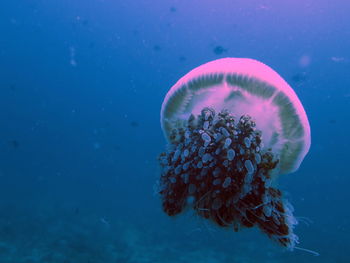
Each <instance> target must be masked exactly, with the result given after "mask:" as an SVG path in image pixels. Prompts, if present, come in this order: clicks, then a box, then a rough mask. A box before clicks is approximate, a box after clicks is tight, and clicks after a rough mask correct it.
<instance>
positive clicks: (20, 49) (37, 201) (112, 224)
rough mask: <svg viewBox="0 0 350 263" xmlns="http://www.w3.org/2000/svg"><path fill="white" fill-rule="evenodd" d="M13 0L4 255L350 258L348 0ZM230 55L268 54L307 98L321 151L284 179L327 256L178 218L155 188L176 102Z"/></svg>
mask: <svg viewBox="0 0 350 263" xmlns="http://www.w3.org/2000/svg"><path fill="white" fill-rule="evenodd" d="M0 6H1V7H0V88H1V89H0V263H39V262H40V263H44V262H45V263H48V262H57V263H80V262H82V263H95V262H96V263H99V262H104V263H109V262H132V263H134V262H135V263H136V262H162V263H164V262H208V263H209V262H210V263H212V262H214V263H215V262H224V263H226V262H234V263H235V262H238V263H240V262H259V263H262V262H300V263H301V262H308V263H311V262H338V263H341V262H349V261H350V259H349V255H348V250H349V248H350V237H349V236H350V220H349V218H350V212H349V209H348V207H349V200H350V191H349V185H350V179H349V157H350V154H349V148H350V139H349V138H350V137H349V127H350V126H349V124H348V123H347V122H348V121H349V120H350V110H349V109H350V74H349V73H350V49H349V47H350V17H349V14H348V13H349V10H350V1H346V0H333V1H329V0H303V1H297V0H284V1H275V0H265V1H258V0H251V1H246V0H244V1H243V0H236V1H233V0H217V1H210V0H206V1H205V0H187V1H180V0H178V1H176V0H153V1H146V0H135V1H120V0H114V1H112V0H84V1H83V0H80V1H71V0H56V1H54V0H52V1H47V0H28V1H23V0H22V1H20V0H11V1H2V3H1V4H0ZM221 57H250V58H255V59H258V60H260V61H262V62H264V63H266V64H267V65H269V66H271V67H272V68H274V69H275V70H276V71H277V72H279V73H280V74H281V76H283V77H284V78H285V79H286V80H287V81H288V82H289V83H290V85H291V86H293V88H294V89H295V91H296V93H297V94H298V96H299V98H300V99H301V101H302V103H303V105H304V107H305V110H306V112H307V114H308V117H309V120H310V125H311V131H312V145H311V149H310V152H309V154H308V155H307V157H306V158H305V160H304V162H303V163H302V165H301V167H300V169H299V170H298V171H297V172H296V173H294V174H290V175H286V176H284V177H283V178H280V187H281V189H283V190H284V191H285V192H286V194H287V196H288V199H289V200H290V201H291V202H292V203H293V205H294V207H295V215H296V216H297V217H300V218H301V220H300V221H307V224H305V223H303V222H300V224H299V225H298V226H297V227H296V230H295V231H296V234H297V235H298V236H299V238H300V244H299V246H300V247H303V248H307V249H312V250H314V251H317V252H318V253H319V254H320V256H318V257H315V256H313V255H312V254H309V253H305V252H303V251H298V250H295V251H294V252H289V251H286V250H284V249H283V248H282V247H280V246H278V245H277V244H275V243H274V242H273V241H271V240H269V239H268V238H267V237H265V235H263V234H261V233H260V232H259V231H258V230H257V229H247V230H243V231H240V232H238V233H235V232H233V231H231V230H227V231H223V230H221V229H218V228H217V227H215V226H213V225H211V224H210V223H208V222H205V221H204V220H203V219H200V218H198V217H197V216H195V215H194V214H193V213H190V212H189V213H187V214H185V215H183V216H179V217H178V218H170V217H168V216H167V215H166V214H165V213H163V211H162V209H161V203H160V199H159V197H158V196H157V195H154V193H153V185H154V183H155V182H156V180H157V179H158V177H159V173H160V169H159V166H158V163H157V156H158V154H159V153H160V152H162V151H163V150H164V147H165V143H166V142H165V139H164V137H163V134H162V131H161V128H160V122H159V114H160V107H161V103H162V101H163V98H164V96H165V94H166V93H167V91H168V89H169V88H170V87H171V86H172V85H173V84H174V83H175V82H176V81H177V80H178V79H179V78H180V77H181V76H183V75H184V74H185V73H187V72H188V71H189V70H191V69H192V68H194V67H196V66H199V65H201V64H203V63H205V62H208V61H210V60H213V59H217V58H221ZM304 217H305V218H307V219H304V220H303V218H304Z"/></svg>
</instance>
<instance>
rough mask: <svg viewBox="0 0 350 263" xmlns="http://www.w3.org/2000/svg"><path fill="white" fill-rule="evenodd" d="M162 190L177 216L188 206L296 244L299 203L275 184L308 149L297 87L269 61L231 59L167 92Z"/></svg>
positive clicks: (201, 69) (231, 224) (212, 65)
mask: <svg viewBox="0 0 350 263" xmlns="http://www.w3.org/2000/svg"><path fill="white" fill-rule="evenodd" d="M161 125H162V129H163V131H164V134H165V137H166V138H167V140H168V146H167V150H166V152H164V153H162V154H161V155H160V158H159V159H160V165H161V167H162V172H161V178H160V189H159V193H160V195H161V198H162V203H163V209H164V211H165V212H166V213H167V214H168V215H170V216H174V215H176V214H179V213H181V212H182V211H183V210H184V208H186V207H192V208H193V209H194V210H195V212H196V213H197V214H198V215H200V216H202V217H204V218H206V219H209V220H212V221H214V222H215V223H216V224H218V225H219V226H222V227H233V229H234V230H235V231H238V230H239V229H240V228H242V227H253V226H258V227H259V228H260V229H261V230H262V231H263V232H264V233H266V234H267V235H268V236H269V237H271V238H272V239H274V240H276V241H278V242H279V243H280V244H282V245H283V246H285V247H287V248H289V249H293V248H294V247H295V245H296V243H297V242H298V240H297V236H296V235H295V234H294V233H293V227H294V225H295V224H296V223H297V221H296V219H295V218H294V216H293V214H292V212H293V208H292V206H291V205H290V204H289V202H288V201H286V200H285V199H284V198H283V197H282V193H281V191H280V190H278V189H277V188H276V187H275V185H276V184H275V181H276V178H278V175H281V174H287V173H291V172H294V171H296V170H297V169H298V167H299V166H300V164H301V162H302V161H303V159H304V157H305V155H306V154H307V152H308V151H309V148H310V143H311V137H310V126H309V122H308V119H307V116H306V113H305V110H304V108H303V106H302V104H301V102H300V100H299V99H298V97H297V95H296V94H295V92H294V91H293V89H292V88H291V87H290V86H289V85H288V84H287V82H286V81H284V80H283V79H282V78H281V77H280V76H279V75H278V74H277V73H276V72H275V71H274V70H272V69H271V68H270V67H268V66H267V65H265V64H263V63H261V62H259V61H256V60H253V59H247V58H224V59H218V60H215V61H212V62H209V63H206V64H204V65H201V66H199V67H197V68H195V69H193V70H192V71H190V72H189V73H188V74H186V75H185V76H184V77H182V78H181V79H180V80H179V81H178V82H177V83H176V84H175V85H174V86H173V87H172V88H171V89H170V91H169V92H168V93H167V95H166V97H165V99H164V102H163V105H162V109H161Z"/></svg>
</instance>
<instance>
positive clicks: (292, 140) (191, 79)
mask: <svg viewBox="0 0 350 263" xmlns="http://www.w3.org/2000/svg"><path fill="white" fill-rule="evenodd" d="M205 107H211V108H213V109H214V110H215V111H217V112H219V111H221V110H223V109H226V110H229V111H230V112H231V113H233V114H234V115H236V116H242V115H244V114H247V115H249V116H251V117H252V118H253V119H254V121H255V123H256V127H257V129H259V130H261V131H262V137H263V143H264V147H265V148H272V150H273V152H274V153H278V154H279V156H280V162H279V167H278V169H279V171H276V172H278V174H286V173H291V172H294V171H296V170H297V169H298V167H299V166H300V164H301V162H302V160H303V159H304V157H305V155H306V154H307V152H308V151H309V148H310V143H311V139H310V126H309V122H308V118H307V116H306V113H305V110H304V108H303V106H302V104H301V102H300V100H299V99H298V97H297V95H296V94H295V92H294V91H293V89H292V88H291V87H290V86H289V85H288V84H287V82H286V81H284V80H283V78H282V77H280V76H279V75H278V73H276V72H275V71H274V70H273V69H271V68H270V67H268V66H267V65H265V64H263V63H261V62H259V61H257V60H253V59H247V58H224V59H218V60H214V61H211V62H209V63H206V64H204V65H201V66H199V67H197V68H195V69H193V70H192V71H190V72H189V73H188V74H186V75H185V76H184V77H182V78H181V79H180V80H179V81H178V82H177V83H176V84H175V85H174V86H173V87H172V88H171V89H170V91H169V92H168V93H167V95H166V97H165V99H164V102H163V105H162V109H161V125H162V129H163V131H164V133H165V136H166V137H167V138H168V139H169V135H170V132H171V130H172V129H174V128H175V127H177V128H178V127H179V126H181V125H184V123H186V120H187V119H188V118H189V116H190V115H191V114H193V115H195V116H196V115H198V114H200V112H201V110H202V109H203V108H205ZM276 170H277V169H276Z"/></svg>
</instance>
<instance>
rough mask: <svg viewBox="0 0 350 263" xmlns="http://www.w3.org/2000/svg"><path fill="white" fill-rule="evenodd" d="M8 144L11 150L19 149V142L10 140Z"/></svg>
mask: <svg viewBox="0 0 350 263" xmlns="http://www.w3.org/2000/svg"><path fill="white" fill-rule="evenodd" d="M10 144H11V145H12V147H13V148H15V149H17V148H18V147H19V142H18V141H17V140H11V141H10Z"/></svg>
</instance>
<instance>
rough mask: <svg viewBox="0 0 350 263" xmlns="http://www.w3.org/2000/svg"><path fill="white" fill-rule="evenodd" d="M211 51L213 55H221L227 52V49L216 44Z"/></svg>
mask: <svg viewBox="0 0 350 263" xmlns="http://www.w3.org/2000/svg"><path fill="white" fill-rule="evenodd" d="M213 52H214V54H215V55H222V54H223V53H225V52H227V49H225V48H223V47H222V46H216V47H214V49H213Z"/></svg>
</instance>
